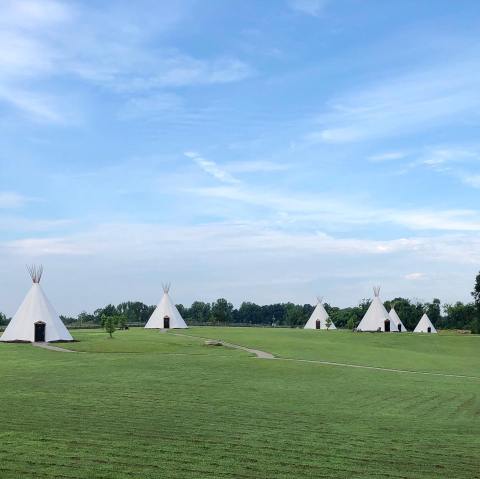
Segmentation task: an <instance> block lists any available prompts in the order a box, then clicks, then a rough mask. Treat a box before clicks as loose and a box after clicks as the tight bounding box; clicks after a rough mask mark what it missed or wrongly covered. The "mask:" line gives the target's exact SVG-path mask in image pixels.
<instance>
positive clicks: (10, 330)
mask: <svg viewBox="0 0 480 479" xmlns="http://www.w3.org/2000/svg"><path fill="white" fill-rule="evenodd" d="M28 271H29V273H30V276H31V278H32V281H33V284H32V287H31V288H30V291H29V292H28V293H27V295H26V296H25V299H24V300H23V302H22V304H21V305H20V308H18V311H17V312H16V313H15V316H13V318H12V320H11V321H10V323H9V324H8V326H7V328H6V329H5V331H4V333H3V335H2V337H1V338H0V341H5V342H52V341H73V338H72V336H71V334H70V333H69V332H68V329H67V328H66V327H65V325H64V324H63V322H62V320H61V319H60V316H59V315H58V314H57V312H56V311H55V309H54V308H53V306H52V305H51V303H50V301H49V300H48V299H47V297H46V296H45V293H44V292H43V290H42V288H41V286H40V280H41V279H42V273H43V268H42V266H40V267H35V266H31V267H29V268H28ZM169 290H170V284H165V285H163V297H162V299H161V301H160V302H159V303H158V305H157V307H156V308H155V311H154V312H153V313H152V315H151V316H150V319H149V320H148V321H147V324H146V325H145V328H147V329H170V328H175V329H183V328H187V327H188V326H187V324H186V323H185V321H184V319H183V318H182V316H181V314H180V313H179V311H178V309H177V307H176V306H175V304H174V303H173V301H172V300H171V299H170V296H169V294H168V292H169ZM374 294H375V296H374V298H373V301H372V303H371V304H370V307H369V308H368V311H367V312H366V314H365V316H364V317H363V319H362V321H360V324H359V325H358V327H357V331H385V332H389V331H390V332H393V331H398V332H405V331H407V330H406V328H405V326H404V325H403V323H402V321H401V320H400V318H399V317H398V315H397V313H396V311H395V309H394V308H392V309H391V310H390V313H387V310H386V309H385V306H384V305H383V303H382V301H381V300H380V297H379V294H380V288H374ZM305 329H336V328H335V324H333V321H332V320H331V319H330V318H329V316H328V313H327V312H326V311H325V308H324V307H323V304H322V300H321V298H318V303H317V306H316V308H315V310H314V311H313V313H312V315H311V316H310V319H309V320H308V321H307V324H305ZM413 332H414V333H436V332H437V331H436V329H435V328H434V326H433V324H432V323H431V322H430V320H429V319H428V316H427V315H426V314H424V315H423V316H422V319H420V321H419V323H418V324H417V327H416V328H415V330H414V331H413Z"/></svg>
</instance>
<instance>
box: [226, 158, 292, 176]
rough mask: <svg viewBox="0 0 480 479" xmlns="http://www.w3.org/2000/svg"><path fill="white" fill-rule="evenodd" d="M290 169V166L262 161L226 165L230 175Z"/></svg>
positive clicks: (236, 162) (246, 161)
mask: <svg viewBox="0 0 480 479" xmlns="http://www.w3.org/2000/svg"><path fill="white" fill-rule="evenodd" d="M290 168H291V165H290V164H287V163H281V162H275V161H264V160H257V161H255V160H252V161H249V160H245V161H235V162H230V163H228V164H227V169H228V171H230V172H232V173H258V172H262V171H264V172H274V171H285V170H288V169H290Z"/></svg>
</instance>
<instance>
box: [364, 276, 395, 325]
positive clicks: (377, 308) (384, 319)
mask: <svg viewBox="0 0 480 479" xmlns="http://www.w3.org/2000/svg"><path fill="white" fill-rule="evenodd" d="M373 294H374V296H373V300H372V302H371V304H370V306H369V308H368V310H367V312H366V313H365V316H364V317H363V318H362V320H361V321H360V324H359V325H358V326H357V331H384V332H389V331H393V330H394V329H393V328H392V327H393V326H394V324H393V322H392V321H391V318H390V316H389V315H388V313H387V310H386V309H385V306H384V305H383V303H382V301H381V300H380V296H379V295H380V286H375V287H374V288H373Z"/></svg>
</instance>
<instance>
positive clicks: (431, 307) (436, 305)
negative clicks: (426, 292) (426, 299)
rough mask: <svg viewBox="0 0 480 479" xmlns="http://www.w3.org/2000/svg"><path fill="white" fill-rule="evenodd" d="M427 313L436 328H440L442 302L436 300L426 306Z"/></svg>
mask: <svg viewBox="0 0 480 479" xmlns="http://www.w3.org/2000/svg"><path fill="white" fill-rule="evenodd" d="M425 312H426V313H427V315H428V317H429V318H430V321H431V322H432V324H433V325H434V326H438V325H439V324H440V323H441V320H442V313H441V309H440V300H439V299H438V298H434V300H433V301H432V302H431V303H426V304H425Z"/></svg>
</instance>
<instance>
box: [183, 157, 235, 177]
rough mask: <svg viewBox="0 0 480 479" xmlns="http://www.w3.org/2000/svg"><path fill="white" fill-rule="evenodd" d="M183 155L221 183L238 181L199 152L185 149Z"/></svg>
mask: <svg viewBox="0 0 480 479" xmlns="http://www.w3.org/2000/svg"><path fill="white" fill-rule="evenodd" d="M184 154H185V156H186V157H187V158H190V159H192V160H193V161H194V162H195V163H196V164H197V165H198V166H199V167H200V168H201V169H202V170H203V171H205V173H208V174H209V175H211V176H213V177H214V178H215V179H217V180H219V181H221V182H222V183H231V184H235V183H239V180H237V179H236V178H235V177H233V176H232V175H231V174H230V173H229V172H228V171H226V170H225V169H223V168H221V167H220V166H218V165H217V164H216V163H215V162H214V161H211V160H207V159H205V158H203V157H202V156H201V155H200V154H198V153H196V152H194V151H186V152H185V153H184Z"/></svg>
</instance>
